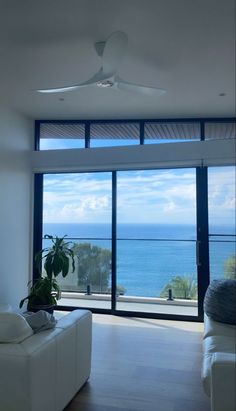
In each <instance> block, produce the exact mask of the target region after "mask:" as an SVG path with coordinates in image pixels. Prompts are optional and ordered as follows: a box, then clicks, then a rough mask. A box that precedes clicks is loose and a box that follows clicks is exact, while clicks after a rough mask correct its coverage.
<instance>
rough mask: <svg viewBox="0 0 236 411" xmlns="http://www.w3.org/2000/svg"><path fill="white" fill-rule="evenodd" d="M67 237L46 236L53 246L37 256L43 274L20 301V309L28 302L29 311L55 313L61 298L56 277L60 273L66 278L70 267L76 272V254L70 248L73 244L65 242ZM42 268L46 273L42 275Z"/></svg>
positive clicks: (37, 263)
mask: <svg viewBox="0 0 236 411" xmlns="http://www.w3.org/2000/svg"><path fill="white" fill-rule="evenodd" d="M65 237H66V236H64V237H57V236H55V237H53V236H51V235H48V234H46V235H45V236H44V239H48V240H51V241H52V246H51V247H46V248H43V249H42V250H40V251H39V252H38V253H37V254H36V256H35V262H36V266H37V268H38V270H39V272H40V273H41V274H40V276H39V278H38V279H37V280H36V281H35V282H34V283H33V285H32V286H31V288H30V293H29V295H28V296H27V297H25V298H23V299H22V300H21V301H20V304H19V307H20V308H21V307H22V306H23V304H24V302H25V301H28V303H27V310H28V311H38V310H46V311H48V312H51V313H52V312H53V309H54V306H55V305H57V300H58V299H59V298H60V296H61V292H60V287H59V285H58V283H57V279H56V277H57V276H58V275H59V274H60V273H61V274H62V276H63V277H66V276H67V274H68V273H69V271H70V267H72V272H74V270H75V258H74V252H73V250H72V249H71V247H70V244H71V243H70V242H65V241H64V238H65ZM70 261H71V265H70ZM42 268H44V273H42Z"/></svg>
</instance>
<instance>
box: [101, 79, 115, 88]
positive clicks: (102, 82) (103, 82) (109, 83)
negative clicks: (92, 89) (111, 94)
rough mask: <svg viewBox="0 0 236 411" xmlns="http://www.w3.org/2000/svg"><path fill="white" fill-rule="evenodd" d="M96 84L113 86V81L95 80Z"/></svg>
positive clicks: (105, 86) (103, 86) (102, 86)
mask: <svg viewBox="0 0 236 411" xmlns="http://www.w3.org/2000/svg"><path fill="white" fill-rule="evenodd" d="M97 86H98V87H101V88H107V87H112V86H114V82H113V81H111V80H102V81H98V82H97Z"/></svg>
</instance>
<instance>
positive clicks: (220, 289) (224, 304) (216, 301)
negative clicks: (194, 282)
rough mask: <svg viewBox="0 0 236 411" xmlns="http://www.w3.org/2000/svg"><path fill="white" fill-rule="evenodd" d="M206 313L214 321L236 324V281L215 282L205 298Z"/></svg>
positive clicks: (209, 287)
mask: <svg viewBox="0 0 236 411" xmlns="http://www.w3.org/2000/svg"><path fill="white" fill-rule="evenodd" d="M204 312H205V313H206V314H207V315H208V316H209V317H210V318H211V319H212V320H215V321H219V322H222V323H227V324H236V280H213V281H212V282H211V283H210V284H209V286H208V289H207V291H206V295H205V298H204Z"/></svg>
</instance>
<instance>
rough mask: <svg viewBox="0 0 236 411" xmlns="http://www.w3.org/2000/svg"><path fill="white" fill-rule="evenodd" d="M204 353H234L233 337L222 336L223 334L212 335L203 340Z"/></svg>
mask: <svg viewBox="0 0 236 411" xmlns="http://www.w3.org/2000/svg"><path fill="white" fill-rule="evenodd" d="M203 347H204V354H213V353H216V352H225V353H231V354H233V353H235V352H236V346H235V337H224V335H213V336H211V337H207V338H206V339H205V340H204V341H203Z"/></svg>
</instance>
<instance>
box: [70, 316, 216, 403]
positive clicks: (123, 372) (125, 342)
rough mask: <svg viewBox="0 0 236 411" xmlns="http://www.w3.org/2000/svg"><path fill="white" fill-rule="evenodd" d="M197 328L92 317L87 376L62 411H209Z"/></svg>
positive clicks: (135, 319)
mask: <svg viewBox="0 0 236 411" xmlns="http://www.w3.org/2000/svg"><path fill="white" fill-rule="evenodd" d="M202 331H203V325H202V324H200V323H187V322H177V321H164V320H149V319H140V318H124V317H123V318H122V317H113V316H105V315H96V314H94V315H93V355H92V372H91V377H90V379H89V382H88V383H87V384H86V385H85V386H84V387H83V389H82V390H81V391H80V392H79V393H78V394H77V395H76V397H75V398H74V399H73V400H72V402H71V403H70V404H69V405H68V406H67V407H66V409H65V410H66V411H125V410H126V411H183V410H186V411H210V404H209V399H208V398H207V397H206V396H205V394H204V393H203V389H202V384H201V376H200V373H201V360H202Z"/></svg>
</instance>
